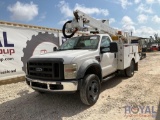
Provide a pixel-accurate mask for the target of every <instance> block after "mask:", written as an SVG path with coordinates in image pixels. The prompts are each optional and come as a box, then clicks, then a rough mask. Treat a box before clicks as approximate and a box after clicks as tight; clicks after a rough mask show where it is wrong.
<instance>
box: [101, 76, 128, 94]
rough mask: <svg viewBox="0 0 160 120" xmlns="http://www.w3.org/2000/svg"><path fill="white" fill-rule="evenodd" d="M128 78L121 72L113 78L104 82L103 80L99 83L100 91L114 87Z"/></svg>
mask: <svg viewBox="0 0 160 120" xmlns="http://www.w3.org/2000/svg"><path fill="white" fill-rule="evenodd" d="M127 79H128V78H127V77H125V76H124V75H123V74H120V75H117V76H115V77H114V78H111V79H109V80H108V81H106V82H103V83H102V85H101V92H103V91H105V90H106V89H111V88H113V87H116V86H117V85H118V84H120V83H121V82H122V81H123V80H127Z"/></svg>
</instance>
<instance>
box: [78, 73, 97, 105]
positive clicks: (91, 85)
mask: <svg viewBox="0 0 160 120" xmlns="http://www.w3.org/2000/svg"><path fill="white" fill-rule="evenodd" d="M99 94H100V80H99V78H98V76H97V75H95V74H89V75H86V76H85V78H84V81H83V83H82V87H81V89H80V98H81V101H82V102H83V103H84V104H86V105H94V104H95V103H96V102H97V100H98V98H99Z"/></svg>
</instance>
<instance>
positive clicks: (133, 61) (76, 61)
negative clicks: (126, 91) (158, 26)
mask: <svg viewBox="0 0 160 120" xmlns="http://www.w3.org/2000/svg"><path fill="white" fill-rule="evenodd" d="M74 15H75V18H74V19H73V20H72V21H69V22H66V24H65V25H64V26H63V28H64V29H63V33H64V36H65V37H69V39H68V40H67V41H66V42H65V43H64V44H62V45H61V46H60V47H59V48H58V49H57V50H55V51H54V52H52V53H47V54H43V55H37V56H32V57H31V58H30V59H29V60H28V62H27V70H26V83H27V84H28V85H29V86H30V87H31V88H32V89H34V90H36V91H38V92H76V91H79V94H80V98H81V101H82V102H83V103H84V104H86V105H93V104H95V103H96V101H97V100H98V97H99V94H100V88H101V84H102V82H104V81H106V80H108V79H110V78H112V77H114V76H115V74H116V73H117V72H118V71H124V72H125V75H126V76H128V77H132V76H133V75H134V71H136V70H138V61H139V54H138V46H136V45H133V44H129V43H123V42H122V40H123V35H122V33H121V32H119V34H116V33H114V30H113V29H110V27H109V26H108V24H106V23H105V22H104V21H99V20H95V19H93V18H91V17H89V16H88V15H86V14H85V13H83V12H81V11H78V10H77V11H75V12H74ZM95 22H96V23H95ZM84 23H86V24H87V25H89V26H91V27H93V28H95V30H96V31H98V30H99V31H108V34H107V33H105V34H90V35H81V36H75V37H72V36H73V35H74V33H75V32H76V31H77V30H82V28H83V24H84ZM96 25H98V26H99V27H97V26H96ZM102 25H103V27H105V26H106V28H103V27H102ZM94 26H95V27H94ZM73 28H74V29H73ZM101 28H102V29H101ZM66 29H67V30H68V31H72V32H73V33H72V34H71V35H69V36H68V35H66V34H65V31H66ZM85 29H86V27H85ZM113 34H116V35H117V36H118V37H117V38H118V40H117V41H116V42H113V40H112V38H111V36H112V35H113ZM114 38H115V37H114ZM46 47H47V46H46Z"/></svg>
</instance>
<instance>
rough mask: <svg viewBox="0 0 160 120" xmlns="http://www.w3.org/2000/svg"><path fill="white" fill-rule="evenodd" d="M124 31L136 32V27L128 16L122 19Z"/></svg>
mask: <svg viewBox="0 0 160 120" xmlns="http://www.w3.org/2000/svg"><path fill="white" fill-rule="evenodd" d="M121 22H122V25H123V26H122V29H123V31H126V32H131V31H132V32H134V31H135V27H134V24H135V23H134V22H133V21H132V19H131V18H130V17H128V16H124V17H123V18H122V21H121Z"/></svg>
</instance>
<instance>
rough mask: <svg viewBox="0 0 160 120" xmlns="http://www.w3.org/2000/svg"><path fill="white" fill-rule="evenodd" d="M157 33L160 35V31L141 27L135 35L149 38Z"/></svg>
mask: <svg viewBox="0 0 160 120" xmlns="http://www.w3.org/2000/svg"><path fill="white" fill-rule="evenodd" d="M156 33H158V34H160V30H155V29H153V28H151V27H147V26H141V27H140V28H139V29H137V30H136V31H135V35H136V36H140V37H149V36H153V35H154V34H156Z"/></svg>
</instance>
